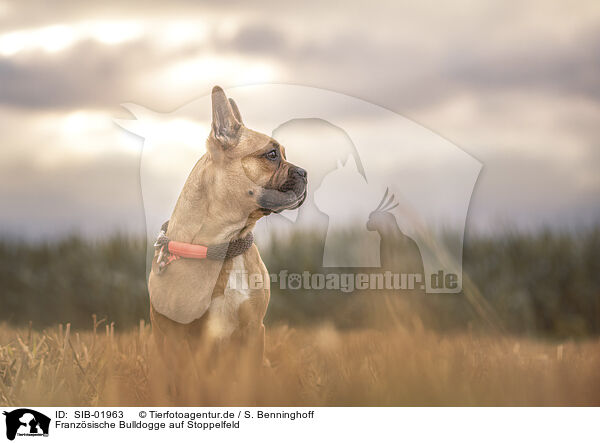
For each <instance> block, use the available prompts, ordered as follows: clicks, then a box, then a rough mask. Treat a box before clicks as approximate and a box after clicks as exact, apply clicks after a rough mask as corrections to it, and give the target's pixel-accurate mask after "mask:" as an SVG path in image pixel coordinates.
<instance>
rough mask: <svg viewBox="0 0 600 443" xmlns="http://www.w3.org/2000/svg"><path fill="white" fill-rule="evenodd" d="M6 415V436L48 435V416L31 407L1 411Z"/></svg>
mask: <svg viewBox="0 0 600 443" xmlns="http://www.w3.org/2000/svg"><path fill="white" fill-rule="evenodd" d="M3 414H4V415H5V416H6V438H8V439H9V440H14V439H15V437H16V436H19V437H48V431H49V429H50V418H49V417H46V416H45V415H44V414H42V413H40V412H37V411H34V410H33V409H15V410H14V411H12V412H3Z"/></svg>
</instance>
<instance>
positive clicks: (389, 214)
mask: <svg viewBox="0 0 600 443" xmlns="http://www.w3.org/2000/svg"><path fill="white" fill-rule="evenodd" d="M227 94H228V95H229V96H230V97H232V98H234V99H235V101H236V103H237V104H238V106H239V109H240V110H241V111H242V114H243V115H246V116H248V117H247V119H246V121H247V123H248V126H249V127H251V128H253V129H255V130H257V131H259V132H263V133H266V134H271V135H272V136H273V138H275V139H276V140H278V141H279V142H280V143H281V144H282V145H283V146H285V148H286V152H287V153H288V158H289V159H290V161H292V162H294V163H295V164H298V165H301V166H302V167H303V168H304V169H306V170H307V171H308V177H309V179H308V181H309V186H308V193H307V196H306V200H305V202H304V204H303V205H302V206H301V207H300V208H298V209H296V210H294V211H284V212H282V213H281V214H279V215H277V216H275V215H273V216H270V217H269V218H268V219H266V218H263V219H261V220H260V221H259V222H258V223H257V225H256V227H255V229H254V233H255V241H256V243H257V245H258V246H259V248H264V247H266V246H268V245H269V242H271V241H273V239H274V238H275V237H278V236H279V237H280V236H286V237H288V238H292V237H293V236H294V235H296V234H300V233H306V235H305V237H306V240H307V241H306V242H305V244H306V245H308V246H307V247H306V248H305V250H303V251H302V254H301V257H302V258H301V259H298V260H296V261H293V260H292V258H290V259H289V260H288V262H285V263H284V262H281V261H280V262H279V263H280V265H281V266H282V267H281V268H279V269H276V268H275V269H273V270H274V271H275V272H276V273H279V271H280V270H282V269H285V270H288V271H289V272H290V276H293V279H292V280H290V282H289V285H286V288H289V289H294V288H296V289H298V288H300V287H301V288H303V289H309V288H307V287H306V284H304V283H302V282H301V281H300V280H299V279H298V277H297V275H296V274H298V275H305V272H310V273H311V286H310V287H311V288H312V287H313V286H314V285H312V277H313V276H314V275H315V274H318V275H317V276H315V277H314V278H315V282H316V283H317V285H316V286H317V287H318V286H321V284H320V282H321V281H322V280H323V278H324V277H322V276H327V275H330V274H331V275H337V276H338V277H341V276H342V275H343V274H348V273H352V274H353V277H352V280H353V282H354V283H353V286H356V284H355V283H356V282H357V281H358V283H359V285H360V286H363V285H364V284H363V281H362V280H363V279H364V277H362V275H363V274H380V275H381V277H376V278H375V279H373V278H370V277H369V288H371V289H373V287H374V288H376V289H378V288H380V287H383V288H388V287H389V286H390V285H389V284H387V285H386V284H385V278H386V277H385V276H386V275H397V276H399V277H398V278H399V279H401V278H402V275H407V276H411V275H414V276H416V277H415V285H414V287H415V288H417V289H418V290H421V291H423V292H424V293H459V292H461V290H462V251H463V238H464V232H465V227H466V221H467V212H468V209H469V204H470V201H471V194H472V192H473V189H474V187H475V184H476V181H477V178H478V176H479V173H480V171H481V168H482V164H481V163H480V162H479V161H478V160H477V159H475V158H473V157H472V156H471V155H469V154H468V153H466V152H464V151H463V150H462V149H460V148H459V147H458V146H456V145H454V144H453V143H451V142H450V141H448V140H446V139H444V138H443V137H441V136H439V135H438V134H436V133H434V132H432V131H430V130H428V129H426V128H424V127H422V126H420V125H418V124H417V123H415V122H412V121H410V120H409V119H407V118H405V117H402V116H401V115H398V114H396V113H394V112H392V111H390V110H387V109H384V108H382V107H379V106H377V105H375V104H372V103H368V102H365V101H363V100H360V99H357V98H354V97H350V96H347V95H343V94H339V93H336V92H332V91H326V90H322V89H317V88H310V87H305V86H298V85H268V84H267V85H250V86H242V87H237V88H232V89H229V90H228V91H227ZM210 100H211V97H210V96H209V95H206V96H203V97H200V98H198V99H196V100H193V101H191V102H188V103H187V104H185V105H184V106H182V107H180V108H178V109H176V110H174V111H173V112H170V113H158V112H154V111H151V110H149V109H147V108H144V107H142V106H139V105H135V104H132V103H128V104H124V105H123V106H124V107H125V108H126V109H127V110H129V111H130V112H131V113H132V114H133V116H134V117H135V118H134V119H125V120H117V121H116V122H117V123H118V124H119V125H120V126H121V127H123V128H125V129H127V130H128V131H130V132H131V133H133V134H135V135H138V136H141V137H142V138H143V139H144V141H143V150H142V158H141V166H140V178H141V187H142V196H143V201H144V210H145V212H146V226H147V227H148V244H149V245H152V244H153V243H154V239H155V234H156V233H157V232H159V231H160V227H161V225H162V224H163V223H164V222H165V220H167V219H168V218H169V217H170V215H171V212H172V208H173V207H174V206H175V202H176V201H177V199H178V196H179V193H180V192H181V189H182V188H183V186H184V183H185V181H186V179H187V177H188V175H189V170H190V165H193V164H195V163H196V162H197V161H198V158H200V157H201V156H202V155H203V154H204V153H205V152H206V147H205V146H204V142H205V140H206V138H207V136H208V134H209V132H210V129H211V118H212V117H211V103H210ZM249 180H250V179H249ZM275 234H276V235H275ZM151 250H153V248H152V249H151ZM151 260H152V254H149V255H148V263H147V265H148V266H147V269H148V270H149V269H150V266H151ZM217 275H218V272H215V275H214V281H216V278H217ZM382 279H383V283H384V284H380V283H379V282H380V281H382ZM326 280H327V279H326V277H325V287H326V288H327V287H328V286H327V284H326V283H327V282H326ZM375 280H376V281H375ZM334 283H335V282H334ZM371 283H372V284H371ZM388 283H389V282H388ZM400 283H401V282H400ZM332 285H333V283H332ZM330 286H331V285H330ZM334 286H335V285H333V286H331V287H334ZM393 286H394V288H395V286H398V285H393ZM336 287H337V286H336ZM169 303H170V304H169V306H175V305H178V303H176V302H173V303H171V301H170V302H169ZM153 304H154V306H155V308H157V309H159V308H158V305H159V304H160V303H159V302H158V301H157V300H155V301H153ZM169 306H164V307H163V309H164V310H163V311H160V309H159V312H161V313H163V314H165V315H168V316H169V317H170V318H175V317H174V316H175V314H174V313H170V314H169V312H167V311H168V309H170V308H169ZM194 315H195V313H194V312H186V313H185V315H184V316H185V318H184V317H181V318H178V320H177V321H180V322H182V323H186V322H189V321H191V320H192V319H193V318H196V317H194Z"/></svg>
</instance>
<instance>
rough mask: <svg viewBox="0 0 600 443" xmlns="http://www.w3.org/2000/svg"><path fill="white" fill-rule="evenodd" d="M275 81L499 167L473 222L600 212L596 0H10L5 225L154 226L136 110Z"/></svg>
mask: <svg viewBox="0 0 600 443" xmlns="http://www.w3.org/2000/svg"><path fill="white" fill-rule="evenodd" d="M260 83H288V84H297V85H304V86H311V87H315V88H323V89H328V90H332V91H336V92H339V93H343V94H346V95H349V96H352V97H356V98H359V99H361V100H365V101H368V102H372V103H375V104H378V105H380V106H383V107H384V108H387V109H389V110H391V111H393V112H395V113H398V114H400V115H402V116H404V117H406V118H407V119H410V120H412V121H414V122H416V123H418V124H420V125H423V126H425V127H426V128H429V129H431V130H432V131H434V132H435V133H437V134H439V135H440V136H441V137H443V138H445V139H447V140H449V141H451V142H452V143H454V144H455V145H457V146H459V147H460V148H462V149H463V150H464V151H465V152H467V153H469V154H470V155H472V156H473V157H474V158H476V159H477V160H479V161H480V162H481V163H482V164H483V165H484V166H483V170H482V172H481V175H480V176H479V180H478V182H477V186H476V188H475V192H474V195H473V199H472V201H471V206H470V214H469V219H468V226H472V227H473V228H474V229H475V228H477V227H483V228H487V229H489V228H490V227H491V228H492V229H496V227H506V226H519V227H523V228H526V229H529V228H539V227H541V226H559V227H564V226H579V225H582V224H591V223H594V222H595V221H597V220H598V217H600V198H599V196H600V193H599V191H600V174H598V166H599V163H600V131H599V130H598V122H599V121H600V6H599V5H598V3H597V2H596V1H588V2H586V1H576V2H558V1H557V2H552V1H531V2H522V1H519V2H517V1H514V2H511V1H496V2H485V3H484V2H478V1H453V2H444V3H440V2H428V1H424V2H414V3H404V2H397V1H389V2H378V3H373V2H368V3H367V2H354V1H347V2H334V1H320V2H316V1H315V2H311V1H307V2H301V3H300V2H298V3H297V4H291V3H289V4H287V5H286V4H283V3H282V2H276V1H274V0H271V1H263V2H254V3H253V4H252V5H249V4H248V2H242V1H220V2H214V3H213V2H192V1H189V2H187V1H171V2H143V3H142V2H139V3H138V2H127V3H126V4H125V2H120V1H119V2H117V1H104V2H94V3H92V2H70V1H54V2H52V6H51V7H49V6H40V3H39V2H34V1H22V0H21V1H16V0H14V1H5V0H0V134H1V135H0V141H1V147H0V202H2V211H1V212H0V235H5V236H6V235H9V236H16V237H30V238H39V237H51V236H55V235H62V234H65V233H68V232H71V231H73V230H75V231H78V232H81V233H84V234H90V235H97V234H103V233H107V232H112V231H114V230H116V229H118V230H125V231H132V232H136V231H143V229H144V227H145V218H144V211H143V205H142V200H141V191H140V178H139V162H140V151H141V147H142V144H141V141H140V140H139V139H138V138H136V137H134V136H132V135H131V134H128V133H126V132H124V131H123V130H121V129H120V128H119V127H118V126H117V125H116V124H115V123H114V121H113V120H114V119H115V118H131V115H130V114H129V113H128V112H127V111H126V110H125V109H123V108H122V107H121V106H120V104H122V103H137V104H140V105H143V106H145V107H147V108H150V109H153V110H155V111H159V112H164V113H168V112H171V111H173V110H175V109H177V108H179V107H181V106H182V105H184V104H185V103H188V102H190V101H192V100H194V99H195V98H198V97H201V96H204V95H206V94H207V93H208V92H209V91H210V89H211V87H212V86H213V85H214V84H220V85H221V86H223V87H225V88H232V87H238V86H244V85H252V84H260ZM250 118H251V116H250Z"/></svg>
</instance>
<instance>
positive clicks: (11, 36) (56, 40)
mask: <svg viewBox="0 0 600 443" xmlns="http://www.w3.org/2000/svg"><path fill="white" fill-rule="evenodd" d="M144 31H145V29H144V26H143V25H142V24H141V23H138V22H132V21H114V22H111V21H92V22H82V23H77V24H69V25H64V24H57V25H52V26H47V27H43V28H39V29H27V30H19V31H13V32H9V33H6V34H1V35H0V54H1V55H4V56H6V57H10V56H12V55H15V54H17V53H19V52H22V51H31V50H39V49H41V50H44V51H46V52H57V51H61V50H64V49H66V48H68V47H69V46H72V45H73V44H74V43H76V42H77V41H81V40H84V39H92V40H95V41H97V42H99V43H103V44H105V45H116V44H119V43H123V42H127V41H131V40H134V39H137V38H140V37H142V35H143V34H144Z"/></svg>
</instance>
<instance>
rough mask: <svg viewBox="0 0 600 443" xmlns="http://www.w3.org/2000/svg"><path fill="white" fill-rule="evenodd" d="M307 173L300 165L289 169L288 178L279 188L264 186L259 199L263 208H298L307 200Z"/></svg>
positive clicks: (276, 209)
mask: <svg viewBox="0 0 600 443" xmlns="http://www.w3.org/2000/svg"><path fill="white" fill-rule="evenodd" d="M306 192H307V173H306V171H305V170H304V169H302V168H299V167H298V166H293V167H291V168H290V169H289V171H288V175H287V178H286V180H285V181H284V182H283V183H282V184H281V185H280V186H279V187H277V188H263V190H262V192H261V195H260V197H259V199H258V203H259V205H260V206H261V207H262V208H263V209H267V210H269V211H271V212H281V211H283V210H286V209H290V210H291V209H296V208H298V207H300V206H301V205H302V203H304V200H306Z"/></svg>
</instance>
